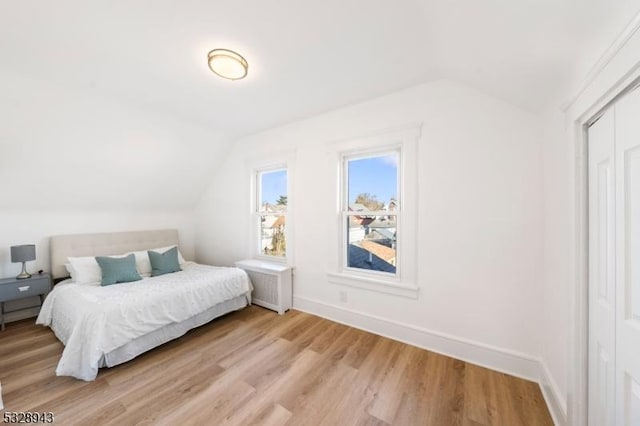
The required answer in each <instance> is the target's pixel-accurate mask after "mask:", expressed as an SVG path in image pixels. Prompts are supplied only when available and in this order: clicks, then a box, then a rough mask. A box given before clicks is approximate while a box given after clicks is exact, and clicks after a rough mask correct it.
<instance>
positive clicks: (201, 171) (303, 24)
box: [0, 0, 640, 205]
mask: <svg viewBox="0 0 640 426" xmlns="http://www.w3.org/2000/svg"><path fill="white" fill-rule="evenodd" d="M638 9H640V1H638V0H617V1H615V2H613V1H611V0H564V1H558V0H446V1H444V0H441V1H435V0H404V1H389V0H324V1H316V2H309V1H299V0H279V1H271V2H269V1H261V0H244V1H206V2H205V1H201V0H184V1H181V2H175V1H169V0H153V1H152V0H142V1H104V2H87V1H81V0H60V1H41V0H20V1H13V2H9V1H6V2H2V3H1V4H0V52H2V55H1V56H0V73H4V74H5V75H8V76H13V77H8V78H4V79H3V81H2V83H0V85H5V88H6V89H7V90H3V91H5V92H7V91H8V92H10V95H9V97H8V99H9V100H7V99H5V100H4V101H2V100H0V109H3V110H5V111H8V110H10V111H11V114H10V116H11V117H12V118H11V120H6V121H5V123H2V124H0V138H1V141H0V143H1V144H2V146H4V148H3V149H6V148H7V146H8V145H9V144H14V145H16V144H20V145H24V144H25V143H27V144H29V143H31V144H36V145H37V143H36V142H34V141H42V142H41V143H40V145H37V146H36V145H34V146H33V147H32V149H33V150H32V151H30V152H31V154H32V156H37V155H41V153H42V152H48V153H49V154H50V155H51V157H49V159H50V160H55V161H57V166H58V167H63V168H64V167H71V166H73V165H75V166H78V164H75V163H73V162H72V163H70V162H69V160H68V158H69V156H70V155H71V156H72V155H73V152H74V150H75V152H82V150H83V149H85V150H87V152H92V153H94V154H93V155H89V156H88V157H87V158H89V159H91V161H94V162H95V164H99V163H100V161H101V160H100V158H99V157H100V156H99V155H97V154H95V153H96V152H99V150H100V149H105V147H107V146H111V147H114V146H115V147H117V148H119V149H123V150H124V149H126V148H127V147H130V146H132V145H136V146H137V150H138V151H144V147H145V146H147V145H144V143H142V145H141V142H140V141H141V140H142V141H145V140H148V139H149V138H158V137H160V138H161V139H163V140H164V141H165V143H164V145H162V146H165V147H166V149H165V151H166V152H165V151H163V152H165V154H166V157H167V158H166V160H167V161H166V163H167V164H169V163H170V162H169V159H171V161H173V164H174V167H175V168H176V169H177V172H179V173H182V174H183V175H185V176H186V178H185V179H187V181H186V183H187V185H186V186H187V187H188V189H185V190H184V192H182V193H180V197H178V200H179V202H178V204H181V205H182V204H184V205H188V204H189V203H193V202H195V199H196V198H197V193H198V191H200V190H201V187H200V186H201V185H202V184H201V183H199V182H196V180H198V179H200V180H202V179H203V177H204V176H207V173H210V169H212V168H214V166H215V161H216V160H215V159H216V158H217V157H219V156H220V155H223V153H224V147H223V146H224V144H225V141H227V142H228V141H229V140H233V139H234V138H237V137H238V136H240V135H245V134H250V133H254V132H256V131H259V130H262V129H266V128H269V127H273V126H276V125H279V124H283V123H286V122H290V121H293V120H296V119H299V118H304V117H308V116H311V115H314V114H318V113H321V112H324V111H327V110H331V109H334V108H337V107H340V106H343V105H347V104H351V103H354V102H358V101H361V100H365V99H369V98H372V97H375V96H378V95H382V94H386V93H389V92H392V91H395V90H398V89H401V88H406V87H409V86H413V85H416V84H419V83H424V82H427V81H430V80H434V79H439V78H450V79H454V80H457V81H460V82H462V83H465V84H467V85H470V86H472V87H475V88H477V89H479V90H482V91H484V92H485V93H487V94H489V95H492V96H494V97H497V98H501V99H503V100H505V101H507V102H510V103H512V104H514V105H516V106H519V107H521V108H523V109H526V110H529V111H531V112H534V113H536V112H540V111H542V110H544V109H545V108H547V107H550V106H556V105H559V104H560V103H561V102H562V101H563V100H565V99H566V98H567V96H568V95H569V90H570V88H571V87H573V86H575V84H576V76H579V77H580V76H581V74H580V73H579V72H577V70H580V71H581V72H582V70H584V69H586V65H588V64H592V63H594V62H595V60H596V59H597V58H598V57H599V55H601V54H602V52H603V51H604V49H605V48H606V47H607V45H608V43H610V42H612V41H613V39H614V38H615V36H616V35H617V33H618V32H619V31H620V30H621V29H622V28H623V27H624V25H625V24H626V23H627V22H628V21H630V20H631V19H632V17H633V15H634V14H635V12H636V11H637V10H638ZM218 47H224V48H229V49H233V50H237V51H238V52H240V53H241V54H243V55H244V56H245V57H246V58H247V59H248V61H249V67H250V68H249V76H248V78H246V79H245V80H241V81H235V82H230V81H225V80H222V79H219V78H217V77H216V76H214V75H213V74H212V73H211V72H210V71H209V70H208V68H207V65H206V55H207V52H208V51H209V50H211V49H213V48H218ZM582 75H584V72H583V73H582ZM20 82H22V83H20ZM7 85H12V88H11V90H9V89H10V88H9V87H7ZM40 85H43V86H42V90H40V89H38V88H39V87H40ZM26 88H31V90H32V91H33V93H28V94H26V95H25V96H22V95H21V92H22V91H24V90H27V89H26ZM42 97H45V98H47V97H48V99H43V98H42ZM87 99H98V100H99V101H96V102H99V103H100V105H102V107H101V108H100V109H99V110H100V111H99V112H96V113H95V114H93V115H92V114H91V109H92V108H93V107H92V106H91V107H90V106H89V104H88V101H86V100H87ZM57 100H60V103H59V105H60V107H61V108H62V109H63V111H53V110H56V109H57V108H56V106H55V105H57ZM2 102H4V104H2ZM30 102H31V104H30ZM47 102H48V103H47ZM83 105H85V106H86V108H83ZM118 105H126V108H124V109H123V110H121V109H120V108H119V107H118ZM77 108H79V110H80V111H81V113H80V114H79V116H80V118H81V119H84V121H83V123H84V124H83V125H84V126H85V129H87V128H94V127H96V128H97V131H96V135H97V139H98V141H99V142H98V143H96V142H94V141H93V140H91V139H92V138H87V137H86V133H83V134H81V135H80V136H79V137H81V138H85V139H86V144H87V145H86V146H83V145H82V144H77V143H76V144H75V145H73V144H72V145H73V146H72V145H69V146H67V147H66V148H65V145H64V143H62V144H61V145H56V144H60V142H59V141H58V139H56V138H53V139H52V141H50V143H52V144H54V145H53V146H51V147H48V148H46V147H45V146H44V145H43V144H45V143H46V141H47V137H46V135H45V133H47V132H51V129H52V128H54V129H57V128H63V127H64V129H65V132H67V133H73V132H74V130H73V129H74V128H75V127H76V125H77V123H76V122H75V121H74V119H73V117H74V115H76V113H75V112H73V111H75V109H77ZM127 108H128V109H127ZM129 109H130V110H129ZM47 111H50V112H51V115H50V117H49V118H46V119H45V124H46V126H45V127H43V125H42V123H41V120H40V121H39V120H34V121H33V122H29V123H22V121H24V120H25V118H24V114H27V115H29V114H30V113H32V114H35V113H38V114H42V116H44V117H46V116H47ZM104 111H108V112H107V113H106V116H105V112H104ZM122 111H128V112H122ZM132 111H144V113H142V114H143V115H144V116H145V117H148V116H149V115H153V116H154V117H156V118H148V119H143V120H141V122H139V121H138V120H131V119H127V117H131V114H134V113H133V112H132ZM21 114H22V115H21ZM84 115H88V117H84V118H83V116H84ZM5 117H6V115H5ZM21 117H22V118H21ZM54 118H55V119H54ZM15 120H18V122H20V123H22V125H23V127H16V126H15ZM21 120H22V121H21ZM56 120H60V121H62V123H61V122H57V121H56ZM111 120H113V121H111ZM134 121H135V122H134ZM174 121H179V122H180V123H182V124H179V125H178V124H176V125H175V126H174V125H169V124H167V123H173V122H174ZM110 122H111V123H115V124H114V125H115V126H120V127H118V128H119V129H121V130H114V129H113V128H109V123H110ZM123 126H124V127H123ZM167 126H169V127H167ZM176 126H178V127H180V126H187V128H188V129H189V130H185V128H180V129H181V130H177V129H178V127H176ZM26 128H29V129H32V134H25V132H24V130H21V129H26ZM38 129H40V130H38ZM194 129H198V130H194ZM203 129H204V130H203ZM131 132H133V134H134V135H137V136H131ZM136 132H137V133H136ZM154 132H155V133H157V134H154ZM182 132H185V134H189V135H190V137H189V138H188V139H189V140H185V139H186V138H185V137H183V136H181V135H182ZM208 132H210V133H208ZM27 133H28V132H27ZM39 133H42V134H41V135H40V136H38V134H39ZM76 133H78V132H77V131H76ZM172 133H173V136H171V134H172ZM196 133H197V136H194V134H196ZM47 134H48V133H47ZM123 134H126V137H121V138H119V136H123ZM179 134H180V135H179ZM60 137H63V138H64V136H60ZM72 139H73V137H71V139H68V140H72ZM65 140H67V139H65ZM69 143H70V142H69ZM216 144H217V145H216ZM209 145H216V148H212V147H211V146H209ZM56 147H57V148H56ZM148 148H149V149H151V148H152V147H148ZM65 150H66V151H65ZM78 150H80V151H78ZM96 150H98V151H96ZM16 152H22V154H20V155H23V157H20V156H19V155H18V154H16ZM25 152H26V151H25V149H24V148H17V147H16V146H14V147H13V148H12V149H11V151H10V154H9V156H8V157H7V156H6V155H5V165H6V164H7V163H11V164H14V163H15V162H17V161H20V160H23V161H25V162H26V161H27V160H29V161H31V159H32V158H33V157H26V156H25V155H26V154H25ZM172 153H173V154H172ZM3 154H6V153H3ZM64 154H66V155H64ZM7 158H8V159H7ZM107 158H108V160H106V161H108V164H107V165H106V166H104V165H102V166H99V167H104V169H105V170H102V169H100V170H101V171H103V172H104V173H108V172H109V170H112V169H113V168H120V169H123V168H124V167H128V166H127V164H128V163H127V162H126V161H124V160H122V158H121V157H118V156H117V155H115V154H109V156H107ZM163 158H164V157H163ZM176 159H177V160H176ZM205 159H208V161H205ZM103 160H104V159H103ZM37 161H40V163H42V164H40V163H38V165H43V164H44V163H45V160H44V159H42V158H40V159H39V160H36V162H37ZM118 161H121V162H122V161H124V163H125V165H124V166H122V164H120V163H118ZM130 161H132V160H130ZM176 161H180V162H179V163H177V164H176V163H175V162H176ZM76 163H77V162H76ZM133 163H135V162H133ZM135 164H138V163H135ZM143 164H146V163H144V162H143ZM163 164H164V163H163ZM80 166H83V167H85V168H86V169H89V168H90V167H89V166H87V165H86V164H84V165H82V164H80ZM48 167H49V169H48V170H49V171H51V172H54V174H55V170H54V169H55V168H54V167H53V166H51V165H49V166H48ZM144 167H148V169H144V170H145V173H148V174H152V175H153V174H155V175H161V170H162V169H160V168H156V167H153V166H152V165H150V164H147V166H144ZM34 168H35V167H34ZM82 170H84V169H82ZM13 171H14V170H11V169H5V171H4V173H5V174H8V173H12V172H13ZM145 173H142V171H139V172H138V174H142V175H145ZM58 174H60V173H58ZM138 174H136V173H130V174H129V175H127V176H126V177H127V179H134V178H136V177H137V176H138ZM0 177H3V176H0ZM124 182H125V181H124V180H123V181H122V182H121V183H120V184H119V185H120V186H119V187H125V186H126V184H125V183H124ZM163 183H166V184H169V182H168V181H167V182H163ZM93 184H95V185H98V184H104V185H108V182H102V181H99V180H96V181H95V182H93ZM34 185H35V183H34ZM65 185H66V187H67V188H69V186H70V185H71V186H73V185H74V184H73V180H72V179H71V178H70V177H69V178H67V179H66V180H61V181H60V182H58V183H57V185H56V187H57V188H58V189H60V190H62V191H63V192H64V189H63V188H65ZM176 187H177V186H176ZM140 191H141V192H140V193H139V194H137V193H136V194H133V195H130V196H131V197H132V200H139V201H140V200H143V201H150V199H147V198H145V197H146V195H144V194H146V193H148V188H143V189H141V190H140ZM143 191H145V192H144V193H143ZM71 192H72V191H71ZM69 197H71V195H69ZM67 201H68V200H67ZM92 201H94V202H98V201H99V199H96V200H92ZM131 203H133V204H135V202H134V201H131ZM147 204H148V203H147Z"/></svg>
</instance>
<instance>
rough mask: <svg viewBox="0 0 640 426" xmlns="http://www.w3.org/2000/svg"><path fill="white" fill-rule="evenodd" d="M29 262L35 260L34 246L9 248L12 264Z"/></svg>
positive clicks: (26, 245)
mask: <svg viewBox="0 0 640 426" xmlns="http://www.w3.org/2000/svg"><path fill="white" fill-rule="evenodd" d="M30 260H36V246H35V245H34V244H25V245H22V246H12V247H11V261H12V262H14V263H18V262H28V261H30Z"/></svg>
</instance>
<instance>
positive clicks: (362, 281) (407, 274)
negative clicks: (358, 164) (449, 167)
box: [327, 125, 421, 299]
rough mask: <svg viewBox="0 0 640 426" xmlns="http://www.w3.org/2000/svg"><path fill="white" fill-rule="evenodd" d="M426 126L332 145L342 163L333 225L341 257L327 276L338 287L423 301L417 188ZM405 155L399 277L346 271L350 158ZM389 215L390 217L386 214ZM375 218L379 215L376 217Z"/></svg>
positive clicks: (400, 177) (401, 176)
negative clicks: (419, 281)
mask: <svg viewBox="0 0 640 426" xmlns="http://www.w3.org/2000/svg"><path fill="white" fill-rule="evenodd" d="M420 135H421V125H412V126H408V127H405V128H400V129H393V130H390V131H386V132H381V133H378V134H374V135H370V136H366V137H361V138H357V139H352V140H347V141H339V142H333V143H330V144H328V145H329V151H330V154H331V155H330V156H329V157H330V159H331V161H333V162H334V164H336V167H337V173H336V175H335V179H336V185H335V188H336V190H337V197H336V201H337V203H336V218H335V220H332V224H331V226H330V229H331V230H332V231H333V232H332V234H331V235H335V236H336V238H335V239H331V238H330V241H331V240H332V242H331V243H330V244H331V246H330V252H333V253H335V254H334V256H333V258H332V260H331V264H332V266H331V267H330V268H329V271H328V272H327V278H328V281H329V282H330V283H332V284H336V285H346V286H351V287H357V288H362V289H366V290H371V291H376V292H379V293H385V294H392V295H397V296H403V297H409V298H413V299H417V298H418V293H419V287H418V285H417V266H418V263H417V259H418V253H417V250H418V246H417V223H418V222H417V207H418V205H417V202H418V199H417V193H418V192H417V184H418V169H417V158H418V141H419V139H420ZM397 150H399V159H398V160H399V174H398V186H399V191H398V198H399V201H400V203H401V205H400V209H399V211H398V212H397V213H396V214H397V218H398V222H397V223H398V227H397V230H396V232H397V235H398V243H397V246H396V250H397V263H396V268H397V269H396V274H394V275H393V274H389V273H385V272H379V271H367V270H358V269H356V268H349V267H346V266H345V265H346V258H345V256H346V250H347V247H346V244H345V241H346V239H345V232H346V230H345V229H344V228H345V227H344V226H343V225H344V217H345V213H344V211H343V206H344V204H343V203H344V202H345V201H344V200H345V199H346V195H345V191H346V182H345V179H344V174H345V172H344V169H345V164H344V163H345V159H348V158H349V157H358V156H362V157H366V156H367V155H372V156H373V155H375V154H380V153H386V152H391V151H397ZM385 213H387V212H385ZM372 214H373V213H372Z"/></svg>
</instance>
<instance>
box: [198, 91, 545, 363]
mask: <svg viewBox="0 0 640 426" xmlns="http://www.w3.org/2000/svg"><path fill="white" fill-rule="evenodd" d="M417 122H422V123H423V129H422V138H421V140H420V143H419V159H418V164H419V175H420V177H419V206H420V211H419V228H418V229H417V232H418V245H419V253H418V256H419V262H418V263H419V269H418V274H419V282H418V285H419V286H420V295H419V298H418V299H417V300H412V299H408V298H402V297H397V296H391V295H386V294H380V293H375V292H371V291H367V290H361V289H356V288H351V287H340V286H337V285H334V284H329V283H328V282H327V279H326V272H327V270H328V265H329V262H330V261H329V258H330V256H329V253H330V250H332V249H333V247H335V242H334V240H333V238H334V236H332V235H327V233H326V229H327V228H328V227H327V226H326V224H327V223H328V222H327V221H330V220H333V217H334V216H333V215H334V211H335V197H336V193H335V190H336V189H335V188H333V187H331V185H330V184H329V185H328V184H327V182H330V181H331V176H332V175H331V174H332V173H335V165H332V164H328V160H327V155H326V151H327V149H326V143H327V142H331V141H335V140H339V139H345V138H347V139H348V138H352V137H358V136H362V135H366V134H369V133H371V132H375V131H379V130H384V129H387V128H391V127H394V126H399V125H405V124H407V123H417ZM291 149H295V157H296V160H295V171H294V174H293V175H292V176H291V179H292V180H293V185H294V186H295V189H294V192H293V194H291V195H290V199H291V201H292V203H293V204H294V207H293V210H294V211H293V224H294V226H295V230H294V241H293V243H294V250H295V252H294V253H293V256H294V266H295V287H294V297H295V300H294V303H298V304H299V305H300V303H305V304H309V303H310V304H314V306H316V307H318V306H325V307H327V308H328V309H336V308H337V309H339V310H341V311H340V312H344V310H345V309H346V310H348V312H360V313H362V314H364V315H366V316H375V317H379V318H381V319H382V320H383V321H387V320H388V321H392V322H394V323H395V324H397V323H402V324H404V325H407V326H408V328H415V329H419V330H421V331H420V332H422V331H425V332H433V333H432V334H431V335H433V336H435V335H438V336H441V337H442V336H444V338H449V337H452V338H453V341H456V342H459V341H461V340H463V341H471V343H472V344H474V342H475V343H479V344H480V346H491V347H492V348H494V347H495V348H497V349H498V350H499V351H503V352H504V353H508V354H511V355H514V356H516V357H520V356H521V357H522V358H523V359H524V358H527V359H528V358H529V357H535V356H537V354H538V352H539V342H538V337H539V336H538V329H539V326H538V323H539V321H540V312H539V307H540V302H541V288H540V280H541V276H540V265H541V242H542V237H541V230H542V223H541V219H540V218H541V208H542V207H541V201H542V194H541V185H540V182H541V174H540V172H541V167H540V166H541V164H540V146H539V129H538V120H537V119H536V117H534V116H532V115H530V114H528V113H526V112H523V111H522V110H520V109H518V108H515V107H513V106H511V105H509V104H506V103H504V102H501V101H498V100H496V99H493V98H491V97H489V96H486V95H484V94H481V93H479V92H476V91H474V90H471V89H469V88H466V87H464V86H461V85H458V84H456V83H453V82H450V81H438V82H434V83H429V84H424V85H421V86H417V87H415V88H411V89H408V90H405V91H401V92H397V93H395V94H392V95H389V96H385V97H381V98H377V99H375V100H372V101H369V102H365V103H361V104H357V105H354V106H350V107H347V108H343V109H340V110H336V111H333V112H330V113H326V114H323V115H320V116H316V117H313V118H311V119H308V120H304V121H298V122H295V123H292V124H290V125H287V126H283V127H279V128H276V129H272V130H269V131H266V132H263V133H259V134H256V135H253V136H249V137H246V138H243V139H241V140H240V141H238V142H237V143H236V144H235V147H234V149H233V151H232V152H231V153H230V155H229V156H228V158H227V159H226V160H225V162H224V163H223V164H222V165H221V166H220V168H219V170H218V173H217V174H216V176H215V177H214V178H213V181H212V182H211V185H210V187H209V189H208V190H207V191H206V192H205V193H204V195H203V197H202V199H201V201H200V203H199V205H198V207H197V209H196V214H197V222H196V234H197V236H198V238H197V240H196V254H197V259H198V260H199V261H201V262H211V263H217V264H231V263H232V262H233V261H235V260H238V259H242V258H245V257H248V256H251V253H250V250H249V245H248V244H247V242H248V241H250V235H249V232H250V230H251V229H252V228H251V226H250V217H249V210H250V207H249V205H250V196H249V181H250V176H249V174H250V172H249V164H250V163H251V161H252V160H253V159H256V158H260V157H261V156H264V155H274V153H277V152H279V151H287V150H291ZM339 291H346V292H347V294H348V302H347V303H341V302H340V299H339ZM336 312H338V311H336ZM405 328H407V327H405ZM408 328H407V329H408ZM458 355H459V354H458ZM521 374H523V375H526V374H527V373H525V372H521Z"/></svg>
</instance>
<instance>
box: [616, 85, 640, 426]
mask: <svg viewBox="0 0 640 426" xmlns="http://www.w3.org/2000/svg"><path fill="white" fill-rule="evenodd" d="M615 115H616V143H615V145H616V147H615V151H616V258H617V259H616V264H617V267H616V296H617V303H616V306H617V313H616V355H617V357H616V394H615V395H616V424H617V425H629V426H632V425H633V426H638V425H640V90H637V89H636V90H635V91H634V92H631V93H630V94H628V95H626V96H624V97H623V98H622V99H620V101H618V103H617V104H616V106H615Z"/></svg>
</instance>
